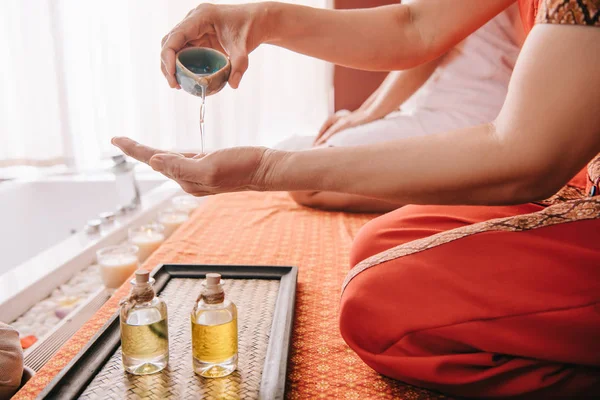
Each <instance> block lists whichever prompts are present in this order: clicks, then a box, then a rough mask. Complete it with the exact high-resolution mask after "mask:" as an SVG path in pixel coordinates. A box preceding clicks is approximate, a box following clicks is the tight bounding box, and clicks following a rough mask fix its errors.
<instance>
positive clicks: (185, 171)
mask: <svg viewBox="0 0 600 400" xmlns="http://www.w3.org/2000/svg"><path fill="white" fill-rule="evenodd" d="M112 144H114V145H115V146H117V147H119V148H120V149H121V150H122V151H123V152H124V153H125V154H127V155H128V156H131V157H133V158H135V159H136V160H139V161H141V162H143V163H146V164H148V165H150V166H151V167H152V168H153V169H154V170H155V171H158V172H160V173H162V174H163V175H165V176H166V177H167V178H170V179H173V180H174V181H176V182H177V183H178V184H179V185H180V186H181V188H182V189H183V190H184V191H186V192H187V193H190V194H192V195H194V196H206V195H210V194H217V193H226V192H239V191H243V190H266V189H267V188H268V187H269V185H268V182H269V180H270V179H269V174H270V173H271V171H272V169H270V168H267V167H266V166H267V165H268V162H266V161H267V159H268V158H270V155H271V153H273V150H269V149H267V148H263V147H234V148H231V149H224V150H219V151H215V152H214V153H210V154H206V155H204V154H190V153H187V154H179V153H173V152H168V151H162V150H157V149H153V148H151V147H148V146H144V145H142V144H139V143H137V142H135V141H133V140H131V139H129V138H125V137H119V138H113V140H112Z"/></svg>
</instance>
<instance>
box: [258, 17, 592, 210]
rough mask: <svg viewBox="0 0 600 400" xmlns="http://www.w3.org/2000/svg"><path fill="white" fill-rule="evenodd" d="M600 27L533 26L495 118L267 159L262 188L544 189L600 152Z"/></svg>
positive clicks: (489, 197)
mask: <svg viewBox="0 0 600 400" xmlns="http://www.w3.org/2000/svg"><path fill="white" fill-rule="evenodd" d="M599 42H600V29H591V28H586V27H579V26H564V25H562V26H561V25H538V26H536V27H535V28H534V29H533V31H532V32H531V33H530V35H529V37H528V39H527V41H526V43H525V46H524V48H523V50H522V52H521V55H520V57H519V60H518V62H517V66H516V68H515V71H514V74H513V77H512V79H511V84H510V86H509V91H508V96H507V98H506V101H505V104H504V106H503V108H502V111H501V113H500V115H499V116H498V118H497V120H496V121H495V123H493V124H487V125H482V126H478V127H473V128H469V129H462V130H458V131H454V132H450V133H445V134H440V135H432V136H425V137H417V138H408V139H404V140H400V141H396V142H391V143H385V144H376V145H370V146H361V147H353V148H324V149H315V150H312V151H305V152H297V153H277V152H273V153H270V155H268V156H267V158H266V160H267V161H266V164H267V166H266V168H265V169H266V171H267V172H266V173H265V177H266V178H265V179H266V181H265V182H264V184H263V186H264V187H265V188H266V189H267V190H275V189H276V190H288V191H293V190H321V191H336V192H343V193H351V194H360V195H363V196H369V197H374V198H378V199H383V200H388V201H392V202H398V203H402V204H515V203H524V202H529V201H534V200H539V199H542V198H546V197H549V196H550V195H552V194H553V193H555V192H556V191H557V190H559V189H560V187H562V186H563V185H564V184H565V183H567V182H568V180H569V179H570V178H571V177H572V176H574V175H575V174H576V173H577V172H578V171H579V170H580V169H581V168H583V167H584V166H585V164H586V163H587V162H588V161H589V160H590V159H591V158H592V157H593V156H594V155H596V154H597V153H599V152H600V128H598V127H600V113H598V110H600V96H598V93H597V88H598V87H600V75H599V74H597V73H596V71H597V66H598V65H600V52H597V51H590V49H595V48H597V44H598V43H599Z"/></svg>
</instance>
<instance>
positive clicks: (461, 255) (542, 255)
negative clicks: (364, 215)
mask: <svg viewBox="0 0 600 400" xmlns="http://www.w3.org/2000/svg"><path fill="white" fill-rule="evenodd" d="M541 208H542V207H541V206H537V205H533V204H527V205H521V206H514V207H442V206H407V207H403V208H402V209H399V210H397V211H394V212H392V213H390V214H387V215H385V216H383V217H380V218H378V219H376V220H374V221H372V222H369V223H368V224H367V225H366V226H365V227H363V228H362V229H361V231H360V232H359V234H358V236H357V238H356V240H355V242H354V246H353V250H352V254H351V258H352V263H353V265H354V264H356V263H358V262H359V261H361V260H363V259H365V258H367V257H369V256H371V255H374V254H376V253H379V252H381V251H384V250H386V249H389V248H391V247H393V246H396V245H399V244H401V243H405V242H409V241H412V240H415V239H419V238H421V237H425V236H430V235H432V234H435V233H438V232H440V231H442V230H447V229H453V228H457V227H460V226H464V225H467V224H472V223H477V222H481V221H485V220H489V219H491V218H499V217H507V216H511V215H517V214H524V213H531V212H535V211H538V210H540V209H541ZM598 243H600V220H588V221H581V222H573V223H567V224H561V225H554V226H549V227H544V228H539V229H534V230H530V231H524V232H518V233H516V232H494V231H492V232H486V233H481V234H475V235H472V236H469V237H466V238H463V239H460V240H456V241H454V242H450V243H447V244H444V245H441V246H437V247H434V248H431V249H428V250H425V251H422V252H420V253H416V254H413V255H409V256H405V257H400V258H397V259H395V260H392V261H388V262H384V263H382V264H379V265H377V266H375V267H372V268H369V269H367V270H366V271H364V272H362V273H360V274H359V275H357V276H356V277H355V278H354V279H353V280H352V281H351V282H350V283H349V285H348V287H347V288H346V290H345V291H344V294H343V296H342V302H341V309H340V329H341V332H342V335H343V337H344V339H345V340H346V342H347V343H348V344H349V345H350V347H351V348H352V349H353V350H355V351H356V352H357V354H358V355H359V356H360V357H361V358H362V359H363V360H364V361H365V362H366V363H367V364H368V365H369V366H371V367H372V368H373V369H375V370H376V371H378V372H380V373H382V374H384V375H387V376H390V377H392V378H396V379H399V380H402V381H405V382H408V383H412V384H415V385H419V386H423V387H427V388H432V389H437V390H441V391H443V392H444V393H449V394H454V395H459V396H477V397H484V396H485V397H494V396H525V397H527V398H532V397H538V398H547V397H548V396H564V397H566V396H569V398H573V397H575V396H576V395H591V394H598V395H600V368H599V367H600V341H599V340H598V337H597V333H598V332H600V246H598Z"/></svg>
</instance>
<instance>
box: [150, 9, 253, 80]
mask: <svg viewBox="0 0 600 400" xmlns="http://www.w3.org/2000/svg"><path fill="white" fill-rule="evenodd" d="M261 10H262V7H261V5H260V4H244V5H214V4H200V5H199V6H198V7H196V8H195V9H193V10H192V11H190V12H189V13H188V15H187V16H186V17H185V18H184V19H183V21H181V22H180V23H179V24H177V25H176V26H175V27H174V28H173V29H172V30H171V32H169V33H168V34H167V35H166V36H165V37H164V38H163V40H162V51H161V68H162V72H163V74H164V75H165V77H166V78H167V81H168V82H169V85H170V86H171V87H173V88H179V84H178V83H177V80H176V79H175V54H176V53H177V52H178V51H179V50H181V49H183V48H185V47H190V46H204V47H212V48H215V49H217V50H219V51H223V52H224V53H226V54H227V55H228V56H229V58H230V60H231V75H230V77H229V85H230V86H231V87H233V88H234V89H235V88H237V87H238V86H239V84H240V80H241V79H242V75H243V74H244V72H246V69H248V54H249V53H250V52H252V50H254V49H255V48H256V47H257V46H258V45H259V44H260V43H261V40H262V39H261V32H260V30H261V27H262V26H263V24H262V23H261V21H259V19H260V16H261Z"/></svg>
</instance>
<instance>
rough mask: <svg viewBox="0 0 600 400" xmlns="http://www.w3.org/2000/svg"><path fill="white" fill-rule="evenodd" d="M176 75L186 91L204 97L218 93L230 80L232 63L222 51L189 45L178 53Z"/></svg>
mask: <svg viewBox="0 0 600 400" xmlns="http://www.w3.org/2000/svg"><path fill="white" fill-rule="evenodd" d="M175 69H176V70H175V77H176V78H177V82H178V83H179V85H180V86H181V87H182V88H183V90H185V91H186V92H188V93H190V94H193V95H194V96H198V97H202V87H203V86H204V87H205V88H206V96H210V95H212V94H215V93H217V92H218V91H220V90H221V89H223V87H224V86H225V84H226V83H227V81H228V80H229V74H230V73H231V63H230V62H229V58H227V56H225V54H223V53H221V52H220V51H217V50H214V49H210V48H208V47H188V48H186V49H183V50H181V51H180V52H178V53H177V56H176V58H175Z"/></svg>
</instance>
